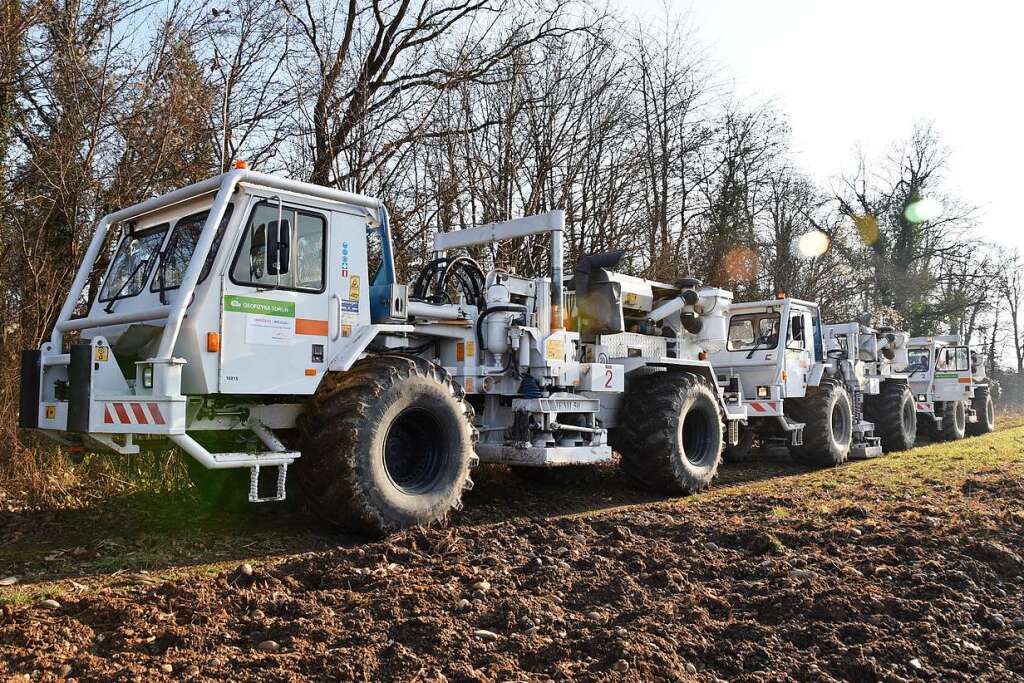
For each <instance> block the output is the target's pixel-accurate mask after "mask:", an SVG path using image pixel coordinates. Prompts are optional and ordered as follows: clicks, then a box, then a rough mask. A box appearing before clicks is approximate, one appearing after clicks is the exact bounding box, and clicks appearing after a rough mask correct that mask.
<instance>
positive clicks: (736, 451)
mask: <svg viewBox="0 0 1024 683" xmlns="http://www.w3.org/2000/svg"><path fill="white" fill-rule="evenodd" d="M756 436H757V435H756V434H755V433H754V432H753V430H751V429H744V428H743V427H740V438H739V441H737V442H736V445H735V446H729V445H726V447H725V451H724V452H723V453H722V460H723V461H725V462H727V463H729V464H734V463H740V462H750V461H751V460H753V459H754V440H755V438H756Z"/></svg>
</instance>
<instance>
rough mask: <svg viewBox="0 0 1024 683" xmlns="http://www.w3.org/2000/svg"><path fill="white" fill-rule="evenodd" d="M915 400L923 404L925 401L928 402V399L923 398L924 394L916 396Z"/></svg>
mask: <svg viewBox="0 0 1024 683" xmlns="http://www.w3.org/2000/svg"><path fill="white" fill-rule="evenodd" d="M917 400H918V401H921V402H922V403H924V402H925V401H927V400H928V397H927V396H925V395H924V394H918V395H917Z"/></svg>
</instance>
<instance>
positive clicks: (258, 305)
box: [224, 294, 295, 318]
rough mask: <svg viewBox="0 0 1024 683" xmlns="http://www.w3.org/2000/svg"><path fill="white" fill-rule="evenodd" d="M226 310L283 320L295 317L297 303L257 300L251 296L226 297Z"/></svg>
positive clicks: (232, 295)
mask: <svg viewBox="0 0 1024 683" xmlns="http://www.w3.org/2000/svg"><path fill="white" fill-rule="evenodd" d="M224 310H225V311H227V312H229V313H256V314H258V315H274V316H278V317H281V318H294V317H295V303H294V302H292V301H278V300H276V299H257V298H256V297H251V296H237V295H235V294H226V295H224Z"/></svg>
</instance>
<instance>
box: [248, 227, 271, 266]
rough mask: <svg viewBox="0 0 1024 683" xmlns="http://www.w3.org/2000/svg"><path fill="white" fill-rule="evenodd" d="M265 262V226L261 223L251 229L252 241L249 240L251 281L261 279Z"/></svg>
mask: <svg viewBox="0 0 1024 683" xmlns="http://www.w3.org/2000/svg"><path fill="white" fill-rule="evenodd" d="M266 262H267V226H266V225H265V224H263V223H260V224H259V225H254V226H253V227H252V239H251V240H249V276H250V277H251V278H252V279H253V280H259V279H260V278H262V277H263V269H264V267H265V265H266Z"/></svg>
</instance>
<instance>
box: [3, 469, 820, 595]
mask: <svg viewBox="0 0 1024 683" xmlns="http://www.w3.org/2000/svg"><path fill="white" fill-rule="evenodd" d="M806 472H807V470H806V469H805V468H803V467H800V466H797V465H794V464H793V463H791V462H790V461H789V460H788V459H787V458H786V457H785V456H784V455H783V456H778V455H774V454H772V455H762V456H761V457H758V458H755V459H754V460H753V461H751V462H748V463H742V464H734V465H729V464H724V465H723V466H722V468H721V469H720V470H719V479H718V481H717V482H716V485H715V488H716V489H720V488H721V487H723V486H731V485H740V484H745V483H750V482H754V481H760V480H764V479H772V478H779V477H791V476H798V475H800V474H803V473H806ZM474 480H475V482H476V485H475V486H474V488H473V490H472V491H470V492H468V493H467V494H466V495H465V498H464V507H463V509H462V511H460V512H458V513H456V514H455V515H453V517H452V520H451V524H452V525H453V526H456V527H467V526H478V525H487V524H494V523H498V522H502V521H505V520H508V519H517V518H518V519H535V520H536V519H544V518H550V517H557V516H563V515H574V514H589V513H596V512H600V511H602V510H608V509H614V508H620V507H623V506H636V505H643V504H645V503H653V502H657V501H663V500H666V499H668V497H667V496H664V495H652V494H651V493H649V492H646V491H643V490H641V489H639V488H637V487H636V485H635V484H634V483H633V482H632V481H631V480H630V479H628V478H627V477H626V476H625V475H624V474H622V473H621V472H620V470H619V469H618V467H617V466H616V465H614V464H613V465H607V466H601V467H591V468H586V469H583V470H580V471H579V472H578V473H576V474H575V475H574V476H573V477H572V478H571V479H565V478H556V479H554V480H552V481H550V482H544V481H541V482H537V481H528V480H526V479H524V478H523V477H521V476H519V475H516V474H514V473H512V472H511V471H510V470H508V468H505V467H500V466H482V467H480V468H478V469H477V470H475V471H474ZM238 495H239V496H244V495H245V493H244V491H239V492H238ZM366 540H367V539H365V538H364V537H360V536H356V535H352V534H346V533H344V532H341V531H339V530H337V529H334V528H332V527H330V526H328V525H326V524H324V523H322V522H321V521H320V520H318V519H317V518H316V517H315V516H314V515H312V514H310V513H309V512H308V511H306V510H305V509H304V508H303V506H302V505H301V504H293V505H282V504H264V505H250V506H247V507H246V508H244V509H242V510H238V511H224V510H217V509H211V508H210V506H209V505H206V504H204V503H202V502H200V501H198V500H196V498H195V497H194V496H193V495H191V493H190V492H188V491H185V492H177V493H163V494H157V493H151V492H135V493H130V494H124V495H118V496H113V497H107V498H103V499H98V500H95V501H94V502H92V503H89V504H86V505H82V506H78V507H70V508H47V507H36V508H22V509H16V510H12V511H0V578H3V577H4V576H7V575H17V576H19V577H20V584H21V585H22V586H25V585H31V584H35V583H42V582H49V581H59V580H62V579H73V580H76V581H82V580H86V579H89V578H92V577H96V578H102V577H109V576H113V577H115V578H116V577H120V576H122V575H137V574H139V573H140V572H143V573H147V572H148V573H153V574H156V575H166V574H174V573H177V572H180V571H183V570H185V569H186V568H189V567H193V568H194V567H197V566H205V565H210V571H216V570H217V568H219V567H222V566H224V565H229V564H232V563H237V562H241V561H243V560H267V561H270V560H272V559H273V558H276V557H283V556H289V555H297V554H303V553H310V552H317V551H322V550H326V549H329V548H334V547H339V546H341V547H345V546H352V545H357V544H360V543H364V542H366ZM136 578H138V577H137V576H136Z"/></svg>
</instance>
